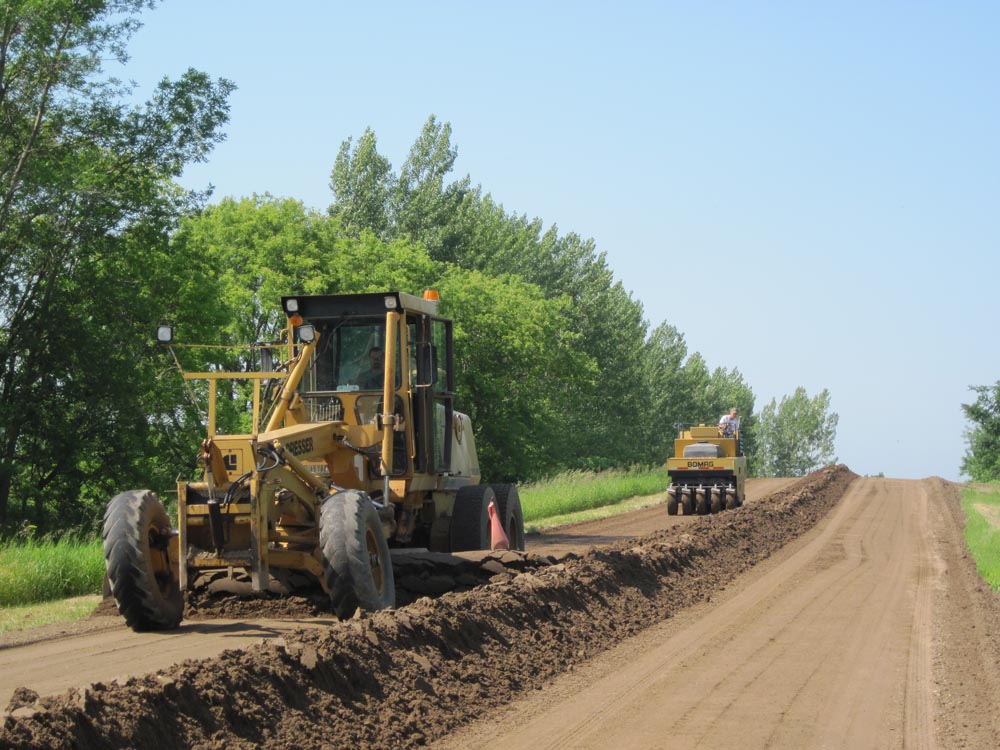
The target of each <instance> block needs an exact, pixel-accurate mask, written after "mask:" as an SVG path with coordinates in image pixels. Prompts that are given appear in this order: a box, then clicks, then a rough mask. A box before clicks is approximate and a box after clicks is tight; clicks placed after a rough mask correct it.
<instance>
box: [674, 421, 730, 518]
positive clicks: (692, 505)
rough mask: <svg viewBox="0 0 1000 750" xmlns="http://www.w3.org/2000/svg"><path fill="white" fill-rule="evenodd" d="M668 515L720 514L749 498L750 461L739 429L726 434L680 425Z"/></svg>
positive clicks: (717, 429) (676, 441) (709, 428)
mask: <svg viewBox="0 0 1000 750" xmlns="http://www.w3.org/2000/svg"><path fill="white" fill-rule="evenodd" d="M667 474H668V476H669V477H670V485H669V486H668V487H667V512H668V513H669V514H670V515H676V514H677V513H678V511H683V513H684V514H685V515H691V514H693V513H698V514H705V513H716V512H718V511H720V510H731V509H733V508H738V507H739V506H741V505H742V504H743V502H744V500H745V499H746V476H747V460H746V457H745V456H744V455H743V452H742V446H741V441H740V433H739V430H736V431H734V432H733V433H732V434H731V435H723V434H721V432H720V429H719V428H718V427H715V426H709V425H704V424H701V425H692V426H689V425H683V424H682V425H678V436H677V438H676V439H675V440H674V455H673V457H672V458H668V459H667Z"/></svg>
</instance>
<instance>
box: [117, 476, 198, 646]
mask: <svg viewBox="0 0 1000 750" xmlns="http://www.w3.org/2000/svg"><path fill="white" fill-rule="evenodd" d="M171 535H172V529H171V526H170V518H169V517H168V516H167V511H166V509H165V508H164V507H163V503H161V502H160V499H159V498H158V497H157V496H156V495H155V494H154V493H152V492H150V491H149V490H130V491H129V492H123V493H121V494H120V495H116V496H115V497H114V498H112V500H111V502H110V503H109V504H108V508H107V511H106V512H105V514H104V531H103V535H102V536H103V538H104V561H105V565H106V566H107V572H108V581H109V583H110V586H111V593H112V595H113V596H114V598H115V603H116V604H117V605H118V611H119V612H120V613H121V615H122V617H124V618H125V622H126V623H127V624H128V626H129V627H130V628H132V629H133V630H136V631H139V630H171V629H173V628H176V627H177V626H178V625H179V624H180V622H181V619H182V618H183V616H184V597H183V596H182V595H181V589H180V584H179V582H178V580H177V561H172V560H170V556H169V545H168V541H169V539H170V537H171Z"/></svg>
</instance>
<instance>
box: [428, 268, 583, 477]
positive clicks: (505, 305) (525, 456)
mask: <svg viewBox="0 0 1000 750" xmlns="http://www.w3.org/2000/svg"><path fill="white" fill-rule="evenodd" d="M440 291H441V300H442V302H441V310H442V312H443V313H445V314H447V315H449V316H450V317H452V318H453V319H454V321H455V364H456V369H457V385H456V388H457V392H456V404H457V406H458V408H459V409H461V410H462V411H465V412H467V413H468V414H469V416H470V417H471V418H472V424H473V428H474V430H475V434H476V445H477V449H478V452H479V460H480V466H481V468H482V471H483V475H484V479H485V480H486V481H505V480H506V481H512V480H523V479H526V478H531V477H539V476H544V475H545V474H549V473H552V472H554V471H555V470H557V469H558V468H559V467H560V466H561V465H562V463H561V462H563V461H564V458H565V455H566V453H567V452H568V451H569V450H571V449H572V446H575V445H576V436H575V435H574V433H573V430H572V427H571V425H569V424H568V423H567V421H566V415H567V414H568V413H569V412H570V411H571V410H572V409H574V408H576V409H579V404H576V403H574V402H575V401H576V400H577V399H578V398H579V397H580V395H579V392H578V389H577V388H576V386H575V383H577V382H579V380H580V373H581V372H582V373H585V375H586V376H587V377H590V378H593V377H594V376H595V375H596V372H595V369H594V367H593V364H592V363H591V362H590V361H589V360H588V359H587V357H586V356H585V355H584V354H583V353H582V352H581V351H580V349H579V347H578V346H577V341H576V338H577V337H576V336H575V335H574V334H572V333H568V332H566V331H564V330H562V329H561V326H560V320H561V319H562V318H563V317H564V316H565V314H566V312H567V305H568V300H566V299H565V298H547V297H546V295H545V294H544V293H543V292H542V290H540V289H538V288H537V287H535V286H533V285H531V284H527V283H526V282H524V281H523V280H521V279H519V278H518V277H517V276H506V277H502V278H499V277H493V276H488V275H486V274H483V273H481V272H479V271H468V270H465V269H460V268H457V267H454V266H453V267H451V268H450V269H449V270H448V271H447V272H446V274H445V276H444V277H443V278H442V279H441V282H440Z"/></svg>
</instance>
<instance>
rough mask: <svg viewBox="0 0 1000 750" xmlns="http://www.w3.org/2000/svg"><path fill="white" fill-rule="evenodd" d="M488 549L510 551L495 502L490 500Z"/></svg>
mask: <svg viewBox="0 0 1000 750" xmlns="http://www.w3.org/2000/svg"><path fill="white" fill-rule="evenodd" d="M488 510H489V513H490V549H510V539H508V538H507V532H505V531H504V530H503V523H502V522H501V521H500V514H499V513H497V504H496V501H495V500H490V505H489V508H488Z"/></svg>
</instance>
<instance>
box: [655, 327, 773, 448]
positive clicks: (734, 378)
mask: <svg viewBox="0 0 1000 750" xmlns="http://www.w3.org/2000/svg"><path fill="white" fill-rule="evenodd" d="M643 369H644V373H645V380H646V389H647V392H648V396H647V398H648V403H649V404H650V407H651V408H650V411H649V421H648V425H649V426H648V436H647V439H646V444H647V445H649V446H650V448H651V455H650V456H649V458H648V461H649V463H655V462H662V461H663V460H664V459H665V458H666V457H668V456H671V455H673V440H674V438H675V437H676V434H677V425H678V424H702V423H704V424H715V423H716V422H717V421H718V419H719V417H720V416H721V415H722V414H723V413H725V412H728V411H729V409H730V408H731V407H733V406H735V407H736V408H737V409H739V411H740V413H741V414H744V415H750V414H752V413H753V407H754V395H753V391H752V390H751V389H750V387H749V386H748V385H747V384H746V383H745V382H744V381H743V376H742V375H741V374H740V372H739V371H738V370H735V369H734V370H726V369H724V368H716V369H715V370H714V371H713V372H712V373H709V371H708V367H707V365H706V364H705V360H704V359H703V358H702V356H701V355H700V354H699V353H698V352H694V353H693V354H691V355H690V356H689V355H688V349H687V343H686V342H685V340H684V335H683V334H682V333H681V332H680V331H678V330H677V328H676V327H674V326H672V325H670V324H669V323H662V324H660V325H659V326H657V327H656V328H655V329H654V330H653V332H652V333H651V334H650V336H649V339H648V340H647V342H646V347H645V351H644V356H643ZM752 424H753V420H752V418H748V417H746V416H745V417H744V418H743V420H742V425H741V426H742V429H743V449H744V452H747V451H748V450H749V446H750V445H752V437H751V436H752Z"/></svg>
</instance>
